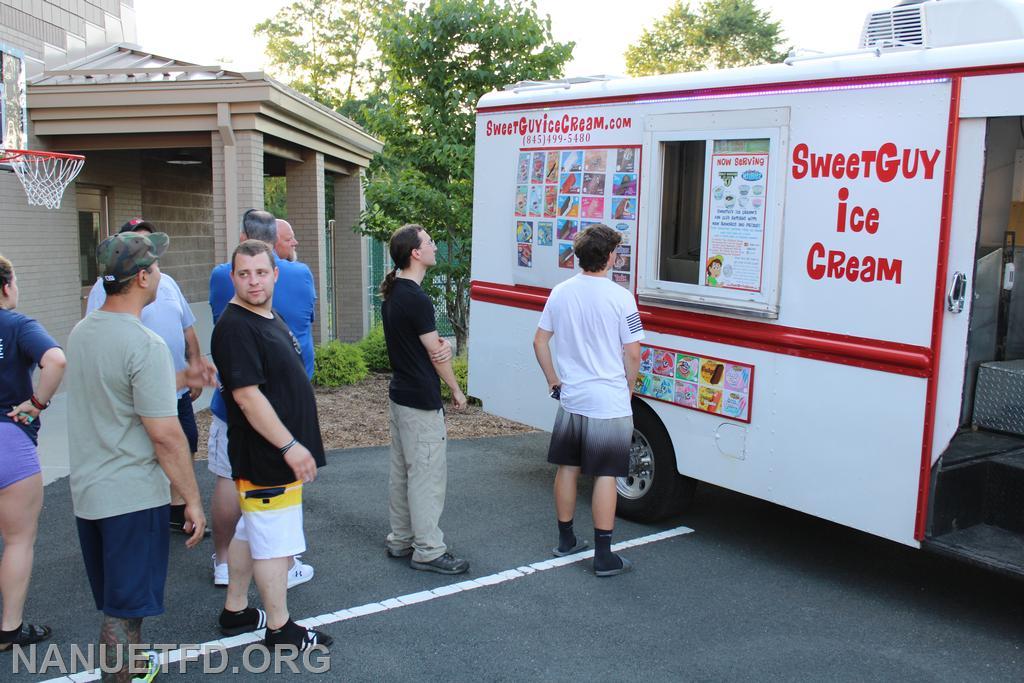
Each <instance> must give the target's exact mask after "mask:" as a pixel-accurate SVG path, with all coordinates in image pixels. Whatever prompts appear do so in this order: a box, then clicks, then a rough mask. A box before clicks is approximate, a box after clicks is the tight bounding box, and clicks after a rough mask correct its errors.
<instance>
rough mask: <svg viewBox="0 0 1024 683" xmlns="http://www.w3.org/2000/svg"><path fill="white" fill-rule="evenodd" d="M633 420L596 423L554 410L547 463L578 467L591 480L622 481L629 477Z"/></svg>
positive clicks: (618, 419)
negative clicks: (610, 478)
mask: <svg viewBox="0 0 1024 683" xmlns="http://www.w3.org/2000/svg"><path fill="white" fill-rule="evenodd" d="M632 441H633V416H632V415H629V416H626V417H613V418H608V419H600V418H596V417H585V416H583V415H577V414H575V413H569V412H566V411H565V410H563V409H562V407H561V406H559V407H558V415H556V416H555V426H554V428H552V430H551V445H550V446H549V447H548V462H550V463H551V464H553V465H569V466H572V467H579V468H580V470H581V471H582V472H583V474H587V475H590V476H593V477H624V476H626V475H627V474H628V473H629V447H630V444H631V443H632Z"/></svg>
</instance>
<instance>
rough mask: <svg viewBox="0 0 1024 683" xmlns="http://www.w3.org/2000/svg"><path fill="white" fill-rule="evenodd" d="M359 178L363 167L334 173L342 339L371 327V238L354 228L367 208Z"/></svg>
mask: <svg viewBox="0 0 1024 683" xmlns="http://www.w3.org/2000/svg"><path fill="white" fill-rule="evenodd" d="M362 179H363V178H362V171H359V172H356V173H353V174H350V175H339V174H335V176H334V300H335V301H336V302H337V304H336V306H335V310H334V315H335V320H337V321H338V339H340V340H341V341H343V342H354V341H359V340H360V339H362V338H363V337H365V336H366V334H367V333H368V332H369V331H370V302H369V300H368V297H369V295H370V287H371V286H372V283H371V282H370V238H369V237H364V236H363V235H360V234H359V233H357V232H356V231H355V230H354V228H355V226H356V225H358V224H359V218H360V216H361V215H362V213H363V210H364V209H365V208H366V202H365V200H364V198H363V184H362Z"/></svg>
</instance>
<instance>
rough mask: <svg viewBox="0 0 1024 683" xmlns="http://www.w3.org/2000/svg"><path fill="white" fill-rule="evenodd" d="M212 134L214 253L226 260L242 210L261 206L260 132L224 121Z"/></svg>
mask: <svg viewBox="0 0 1024 683" xmlns="http://www.w3.org/2000/svg"><path fill="white" fill-rule="evenodd" d="M225 106H226V105H225ZM211 136H212V137H211V144H210V150H211V153H212V164H211V165H212V166H213V255H214V261H215V262H216V263H225V262H226V261H227V260H228V257H229V256H230V254H231V252H232V251H234V249H235V247H236V246H237V245H238V231H239V229H240V228H241V227H242V223H241V221H242V214H243V213H245V212H246V210H247V209H252V208H257V209H262V208H263V133H260V132H259V131H254V130H239V131H235V130H232V129H231V127H230V126H229V125H224V126H221V129H220V130H219V131H215V132H213V133H211Z"/></svg>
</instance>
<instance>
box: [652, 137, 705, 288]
mask: <svg viewBox="0 0 1024 683" xmlns="http://www.w3.org/2000/svg"><path fill="white" fill-rule="evenodd" d="M663 144H664V151H663V154H664V160H665V161H664V177H663V180H662V185H663V188H662V195H661V254H660V259H661V260H660V263H659V265H658V274H659V276H660V278H661V279H662V280H669V281H670V282H685V283H688V284H691V285H695V284H697V282H698V279H699V278H698V275H699V274H700V244H701V234H702V233H703V222H704V221H703V218H704V157H705V150H706V149H707V143H706V142H705V141H704V140H691V141H687V142H666V143H663Z"/></svg>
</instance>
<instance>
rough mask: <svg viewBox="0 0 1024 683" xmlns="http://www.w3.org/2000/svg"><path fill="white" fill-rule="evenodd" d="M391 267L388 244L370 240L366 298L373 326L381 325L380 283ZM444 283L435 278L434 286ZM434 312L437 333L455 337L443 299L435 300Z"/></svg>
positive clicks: (443, 256) (441, 279)
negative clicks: (368, 280) (368, 285)
mask: <svg viewBox="0 0 1024 683" xmlns="http://www.w3.org/2000/svg"><path fill="white" fill-rule="evenodd" d="M439 248H440V245H439ZM438 257H439V258H445V257H446V255H445V254H442V253H440V251H439V252H438ZM391 266H392V264H391V257H390V256H389V255H388V249H387V244H385V243H384V242H380V241H378V240H375V239H370V287H369V291H368V292H367V293H366V296H367V297H368V299H369V301H370V325H371V326H373V325H377V324H379V323H380V305H381V298H380V282H381V280H383V279H384V275H386V274H387V272H388V271H389V270H391ZM443 281H444V279H443V278H441V277H435V278H434V284H436V285H441V284H442V283H443ZM434 311H435V316H436V318H437V333H438V334H439V335H441V336H442V337H454V336H455V331H454V330H453V329H452V324H451V322H449V320H448V307H447V306H446V305H445V301H444V298H443V297H440V296H438V297H435V298H434Z"/></svg>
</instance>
